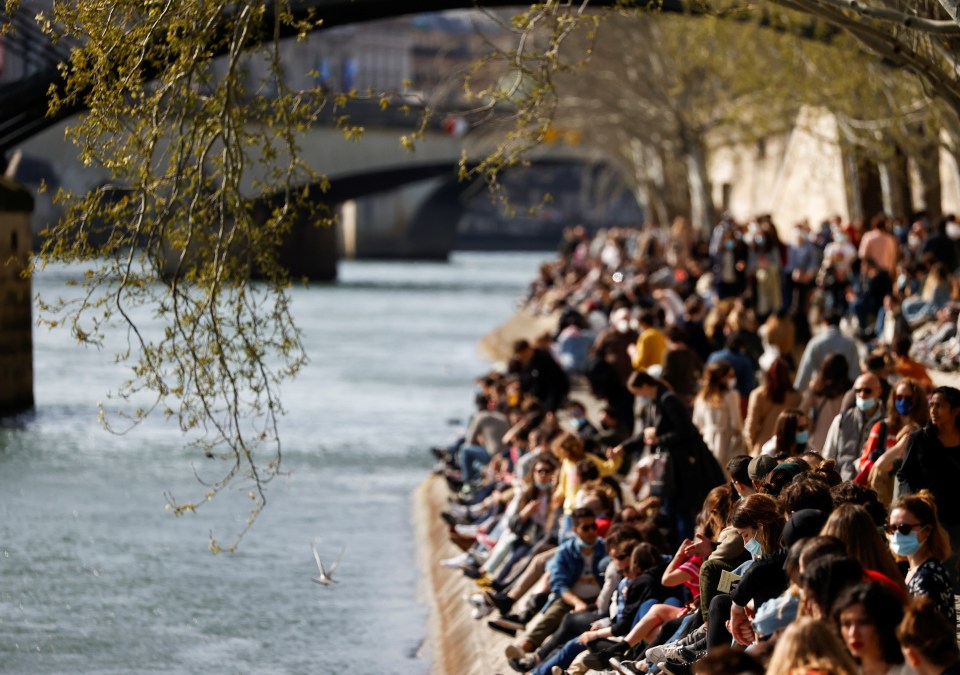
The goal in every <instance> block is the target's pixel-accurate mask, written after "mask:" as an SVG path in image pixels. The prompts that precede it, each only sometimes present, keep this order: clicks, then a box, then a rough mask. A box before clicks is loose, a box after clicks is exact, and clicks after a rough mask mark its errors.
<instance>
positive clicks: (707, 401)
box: [693, 361, 743, 467]
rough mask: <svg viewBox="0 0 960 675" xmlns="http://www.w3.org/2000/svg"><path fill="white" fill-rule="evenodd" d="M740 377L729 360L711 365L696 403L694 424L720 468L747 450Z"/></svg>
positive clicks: (707, 368) (704, 377)
mask: <svg viewBox="0 0 960 675" xmlns="http://www.w3.org/2000/svg"><path fill="white" fill-rule="evenodd" d="M736 385H737V376H736V373H734V370H733V366H731V365H730V364H729V363H727V362H726V361H716V362H714V363H711V364H709V365H707V367H706V369H705V370H704V372H703V388H702V389H700V392H699V393H698V394H697V395H696V397H695V398H694V400H693V424H694V426H696V427H697V429H699V430H700V434H701V435H702V436H703V440H704V442H706V444H707V447H708V448H710V452H712V453H713V456H714V457H716V458H717V462H719V463H720V466H724V467H725V466H726V465H727V462H729V461H730V459H731V458H732V457H734V456H735V455H739V454H740V453H741V452H742V451H743V419H742V418H741V417H740V394H739V393H737V389H736Z"/></svg>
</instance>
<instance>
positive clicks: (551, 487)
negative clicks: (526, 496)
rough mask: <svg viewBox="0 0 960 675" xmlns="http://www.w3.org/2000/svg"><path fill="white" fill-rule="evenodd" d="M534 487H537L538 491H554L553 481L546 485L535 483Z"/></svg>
mask: <svg viewBox="0 0 960 675" xmlns="http://www.w3.org/2000/svg"><path fill="white" fill-rule="evenodd" d="M533 484H534V485H536V486H537V489H538V490H551V489H553V481H549V480H548V481H547V482H546V483H541V482H540V481H538V480H537V481H534V482H533Z"/></svg>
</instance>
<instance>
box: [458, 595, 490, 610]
mask: <svg viewBox="0 0 960 675" xmlns="http://www.w3.org/2000/svg"><path fill="white" fill-rule="evenodd" d="M463 599H464V601H465V602H466V603H467V604H468V605H472V606H473V607H489V606H490V603H488V602H487V594H486V593H464V594H463Z"/></svg>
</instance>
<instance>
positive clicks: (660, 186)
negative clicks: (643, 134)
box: [630, 138, 669, 225]
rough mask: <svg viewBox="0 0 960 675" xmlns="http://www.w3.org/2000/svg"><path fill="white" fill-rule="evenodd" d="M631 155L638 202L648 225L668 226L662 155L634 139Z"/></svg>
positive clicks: (631, 145)
mask: <svg viewBox="0 0 960 675" xmlns="http://www.w3.org/2000/svg"><path fill="white" fill-rule="evenodd" d="M630 154H631V156H632V158H633V168H634V175H635V177H636V182H637V201H638V202H639V203H640V205H641V206H642V207H643V217H644V219H645V220H646V221H647V222H648V223H656V224H658V225H666V224H667V223H669V220H668V218H669V211H668V210H667V203H666V201H664V189H665V186H666V180H665V176H664V171H663V160H662V159H661V157H660V153H659V152H657V150H656V149H655V148H651V147H650V146H648V145H645V144H644V143H643V142H642V141H641V140H640V139H638V138H634V139H631V141H630Z"/></svg>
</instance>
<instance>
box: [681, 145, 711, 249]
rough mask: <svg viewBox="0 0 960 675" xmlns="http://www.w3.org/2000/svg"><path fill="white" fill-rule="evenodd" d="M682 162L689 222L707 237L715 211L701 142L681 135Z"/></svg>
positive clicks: (705, 157)
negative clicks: (688, 199) (686, 189)
mask: <svg viewBox="0 0 960 675" xmlns="http://www.w3.org/2000/svg"><path fill="white" fill-rule="evenodd" d="M682 138H683V145H684V152H683V156H684V161H685V162H686V165H687V185H688V187H689V188H690V222H691V223H692V224H693V227H694V228H697V229H699V230H700V231H701V232H704V233H706V234H708V235H709V233H710V231H711V230H712V229H713V225H714V223H716V220H717V219H716V210H715V208H714V205H713V195H712V194H711V191H710V177H709V176H708V175H707V153H706V148H704V145H703V140H702V139H700V138H692V137H690V135H689V134H683V135H682Z"/></svg>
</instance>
